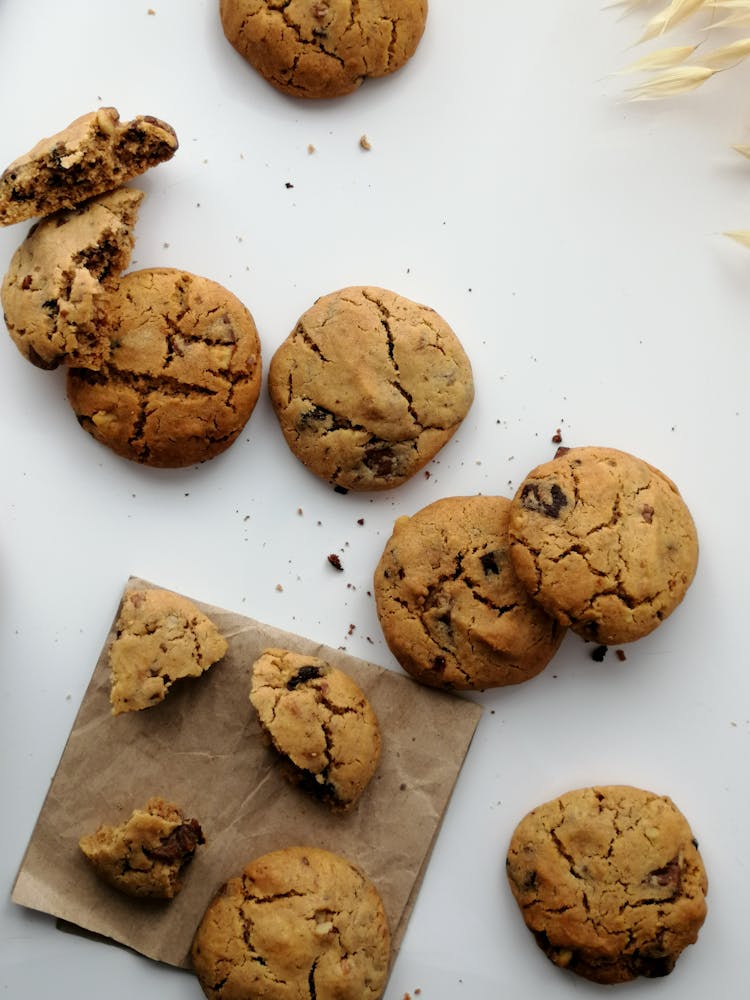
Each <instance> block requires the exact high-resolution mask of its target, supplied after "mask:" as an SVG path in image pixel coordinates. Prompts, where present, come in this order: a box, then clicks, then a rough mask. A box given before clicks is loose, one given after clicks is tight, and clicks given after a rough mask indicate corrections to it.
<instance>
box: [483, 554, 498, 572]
mask: <svg viewBox="0 0 750 1000" xmlns="http://www.w3.org/2000/svg"><path fill="white" fill-rule="evenodd" d="M496 555H497V553H495V552H485V554H484V555H483V556H482V557H481V558H480V560H479V561H480V563H481V564H482V569H483V570H484V575H485V576H498V574H499V573H500V567H499V566H498V565H497V559H496V558H495V556H496Z"/></svg>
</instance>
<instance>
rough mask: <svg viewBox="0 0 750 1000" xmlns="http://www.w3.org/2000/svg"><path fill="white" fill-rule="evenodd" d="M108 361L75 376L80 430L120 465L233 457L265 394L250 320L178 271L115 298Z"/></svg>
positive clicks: (126, 282)
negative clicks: (120, 459)
mask: <svg viewBox="0 0 750 1000" xmlns="http://www.w3.org/2000/svg"><path fill="white" fill-rule="evenodd" d="M110 306H111V318H110V356H109V360H108V361H107V363H106V364H104V365H103V366H102V367H101V369H100V370H99V371H90V370H84V369H80V368H70V369H69V371H68V399H69V401H70V404H71V406H72V407H73V410H74V411H75V414H76V416H77V418H78V422H79V423H80V425H81V426H82V427H83V428H84V429H85V430H87V431H88V432H89V433H90V434H91V435H92V436H93V437H95V438H96V440H97V441H99V442H101V444H104V445H107V446H108V447H109V448H111V449H112V450H113V451H115V452H116V453H117V454H118V455H121V456H122V457H123V458H129V459H131V460H132V461H135V462H142V463H143V464H144V465H151V466H160V467H163V468H177V467H180V466H186V465H192V464H194V463H196V462H204V461H206V460H207V459H209V458H213V457H214V456H215V455H218V454H219V453H220V452H222V451H224V450H225V449H226V448H228V447H229V446H230V445H231V444H232V443H233V442H234V441H235V440H236V438H237V437H238V435H239V434H240V432H241V431H242V428H243V427H244V426H245V424H246V423H247V421H248V420H249V418H250V415H251V413H252V412H253V410H254V408H255V404H256V402H257V400H258V395H259V393H260V385H261V355H260V341H259V339H258V332H257V330H256V328H255V323H254V321H253V318H252V316H251V315H250V313H249V311H248V310H247V309H246V308H245V306H244V305H243V304H242V303H241V302H240V301H239V299H237V298H236V297H235V296H234V295H232V293H231V292H229V291H227V289H226V288H223V287H222V286H221V285H218V284H217V283H216V282H214V281H210V280H209V279H208V278H201V277H198V276H196V275H193V274H188V273H187V272H186V271H179V270H176V269H174V268H153V269H149V270H143V271H132V272H130V273H129V274H126V275H125V276H124V277H123V278H122V280H121V281H120V283H119V286H118V290H117V292H116V294H114V295H113V296H112V297H111V299H110Z"/></svg>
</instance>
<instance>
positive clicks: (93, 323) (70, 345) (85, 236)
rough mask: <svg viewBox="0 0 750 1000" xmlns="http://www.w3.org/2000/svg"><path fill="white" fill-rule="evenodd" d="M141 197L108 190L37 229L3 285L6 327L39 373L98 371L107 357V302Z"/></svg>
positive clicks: (123, 263)
mask: <svg viewBox="0 0 750 1000" xmlns="http://www.w3.org/2000/svg"><path fill="white" fill-rule="evenodd" d="M142 199H143V192H142V191H136V190H135V189H133V188H118V189H116V190H115V191H108V192H107V193H106V194H102V195H99V196H98V197H96V198H92V199H90V200H89V201H86V202H84V203H83V204H81V205H79V206H78V207H77V208H74V209H67V210H61V211H59V212H55V213H54V214H53V215H50V216H47V218H45V219H42V220H41V221H40V222H37V223H36V225H34V226H32V228H31V231H30V232H29V235H28V236H27V237H26V239H25V240H24V242H23V243H22V244H21V246H20V247H19V248H18V250H16V252H15V254H14V255H13V258H12V260H11V262H10V267H9V268H8V272H7V274H6V275H5V278H4V280H3V285H2V292H1V293H0V294H1V296H2V306H3V312H4V314H5V323H6V326H7V327H8V332H9V333H10V335H11V337H12V338H13V341H14V342H15V344H16V346H17V347H18V349H19V351H20V352H21V354H23V356H24V357H25V358H27V359H28V360H29V361H31V362H32V364H34V365H36V366H37V367H38V368H47V369H50V368H56V367H57V366H58V365H59V364H64V365H75V366H78V367H82V368H100V367H101V366H102V364H103V363H104V361H105V360H106V359H107V358H108V357H109V331H108V324H109V313H110V308H111V307H110V304H109V296H110V294H111V293H112V292H113V291H114V290H115V289H116V288H117V281H118V279H119V276H120V274H121V273H122V272H123V271H124V270H125V268H126V267H127V266H128V264H129V262H130V255H131V252H132V249H133V242H134V233H133V229H134V227H135V222H136V218H137V215H138V208H139V206H140V203H141V201H142Z"/></svg>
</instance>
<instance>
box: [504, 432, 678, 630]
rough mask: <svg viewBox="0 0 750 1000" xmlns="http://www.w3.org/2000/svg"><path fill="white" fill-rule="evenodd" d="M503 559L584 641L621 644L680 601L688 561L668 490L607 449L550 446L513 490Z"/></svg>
mask: <svg viewBox="0 0 750 1000" xmlns="http://www.w3.org/2000/svg"><path fill="white" fill-rule="evenodd" d="M509 531H510V540H511V545H510V554H511V558H512V560H513V565H514V567H515V570H516V573H517V574H518V576H519V579H520V580H521V582H522V583H523V585H524V586H525V587H526V588H527V589H528V591H529V593H530V594H531V595H532V596H533V597H534V599H535V600H537V601H538V602H539V603H540V604H541V605H542V607H544V608H545V610H546V611H548V612H549V613H550V614H551V615H554V616H555V617H556V618H557V619H558V621H559V622H560V623H561V624H563V625H566V626H568V627H570V628H571V629H572V630H573V631H574V632H577V633H578V634H579V635H581V636H582V637H583V638H584V639H591V640H593V641H595V642H600V643H604V644H614V643H624V642H631V641H633V640H635V639H639V638H641V637H642V636H644V635H647V634H648V633H649V632H651V631H653V629H655V628H656V627H657V625H659V623H660V622H662V621H663V620H664V619H665V618H666V617H667V616H668V615H669V614H671V612H672V611H674V609H675V608H676V607H677V605H678V604H679V603H680V601H681V600H682V598H683V597H684V596H685V592H686V591H687V588H688V586H689V585H690V582H691V581H692V579H693V576H694V575H695V569H696V566H697V563H698V537H697V534H696V531H695V525H694V524H693V519H692V517H691V516H690V511H689V510H688V509H687V507H686V505H685V502H684V500H683V499H682V497H681V496H680V494H679V491H678V490H677V487H676V486H675V484H674V483H673V482H672V481H671V480H670V479H668V478H667V476H665V475H664V473H663V472H660V471H659V470H658V469H655V468H654V467H653V466H652V465H649V464H648V463H647V462H644V461H642V460H641V459H639V458H635V457H634V456H633V455H629V454H627V453H626V452H622V451H617V450H615V449H614V448H598V447H582V448H570V449H560V452H559V453H558V455H557V456H556V457H555V458H554V459H553V460H552V461H550V462H546V463H545V464H544V465H540V466H538V467H537V468H536V469H534V470H533V471H532V472H530V473H529V475H528V476H527V477H526V478H525V479H524V481H523V483H521V486H520V487H519V489H518V492H517V493H516V495H515V497H514V499H513V505H512V508H511V514H510V528H509Z"/></svg>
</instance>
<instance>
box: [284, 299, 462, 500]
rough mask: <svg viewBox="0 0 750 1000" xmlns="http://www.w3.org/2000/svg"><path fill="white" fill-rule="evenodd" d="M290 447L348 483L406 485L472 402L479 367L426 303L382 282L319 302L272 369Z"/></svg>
mask: <svg viewBox="0 0 750 1000" xmlns="http://www.w3.org/2000/svg"><path fill="white" fill-rule="evenodd" d="M268 387H269V392H270V396H271V401H272V403H273V406H274V409H275V411H276V415H277V417H278V419H279V423H280V425H281V429H282V432H283V434H284V437H285V438H286V442H287V444H288V445H289V447H290V449H291V450H292V452H293V453H294V454H295V455H296V456H297V458H299V459H300V461H302V462H303V463H304V464H305V465H306V466H307V467H308V468H309V469H310V470H311V471H312V472H314V473H315V474H316V475H318V476H320V477H321V478H323V479H326V480H328V481H329V482H332V483H334V484H335V485H336V486H339V487H341V488H343V489H351V490H381V489H389V488H392V487H394V486H398V485H400V484H401V483H403V482H405V481H406V480H407V479H409V478H410V477H411V476H413V475H414V474H415V472H417V471H418V470H419V469H421V468H422V467H423V466H424V465H426V464H427V462H429V461H430V459H432V458H433V457H434V456H435V454H437V452H438V451H439V450H440V448H442V447H443V445H444V444H445V443H446V442H447V441H448V440H449V438H450V437H451V435H452V434H453V433H454V431H455V430H456V428H457V427H458V426H459V424H460V423H461V421H462V420H463V418H464V417H465V416H466V413H467V412H468V410H469V407H470V406H471V402H472V400H473V396H474V383H473V378H472V372H471V365H470V364H469V360H468V358H467V357H466V354H465V353H464V350H463V348H462V347H461V344H460V343H459V341H458V338H457V337H456V335H455V333H454V332H453V331H452V330H451V328H450V327H449V326H448V324H447V323H446V322H445V321H444V320H443V319H442V318H441V317H440V316H439V315H438V314H437V313H436V312H435V311H434V310H433V309H430V308H428V307H427V306H423V305H419V304H417V303H416V302H412V301H411V300H409V299H406V298H404V297H403V296H401V295H397V294H396V293H395V292H390V291H387V290H385V289H382V288H374V287H367V286H357V287H351V288H344V289H342V290H341V291H338V292H333V293H331V294H330V295H325V296H323V297H322V298H320V299H318V300H317V302H315V304H314V305H313V306H312V307H311V308H310V309H308V310H307V312H305V313H304V314H303V315H302V316H301V317H300V319H299V321H298V323H297V325H296V326H295V328H294V330H293V331H292V332H291V333H290V334H289V336H288V337H287V338H286V340H285V341H284V342H283V343H282V344H281V345H280V347H279V348H278V350H277V351H276V353H275V354H274V356H273V358H272V359H271V364H270V366H269V375H268Z"/></svg>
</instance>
